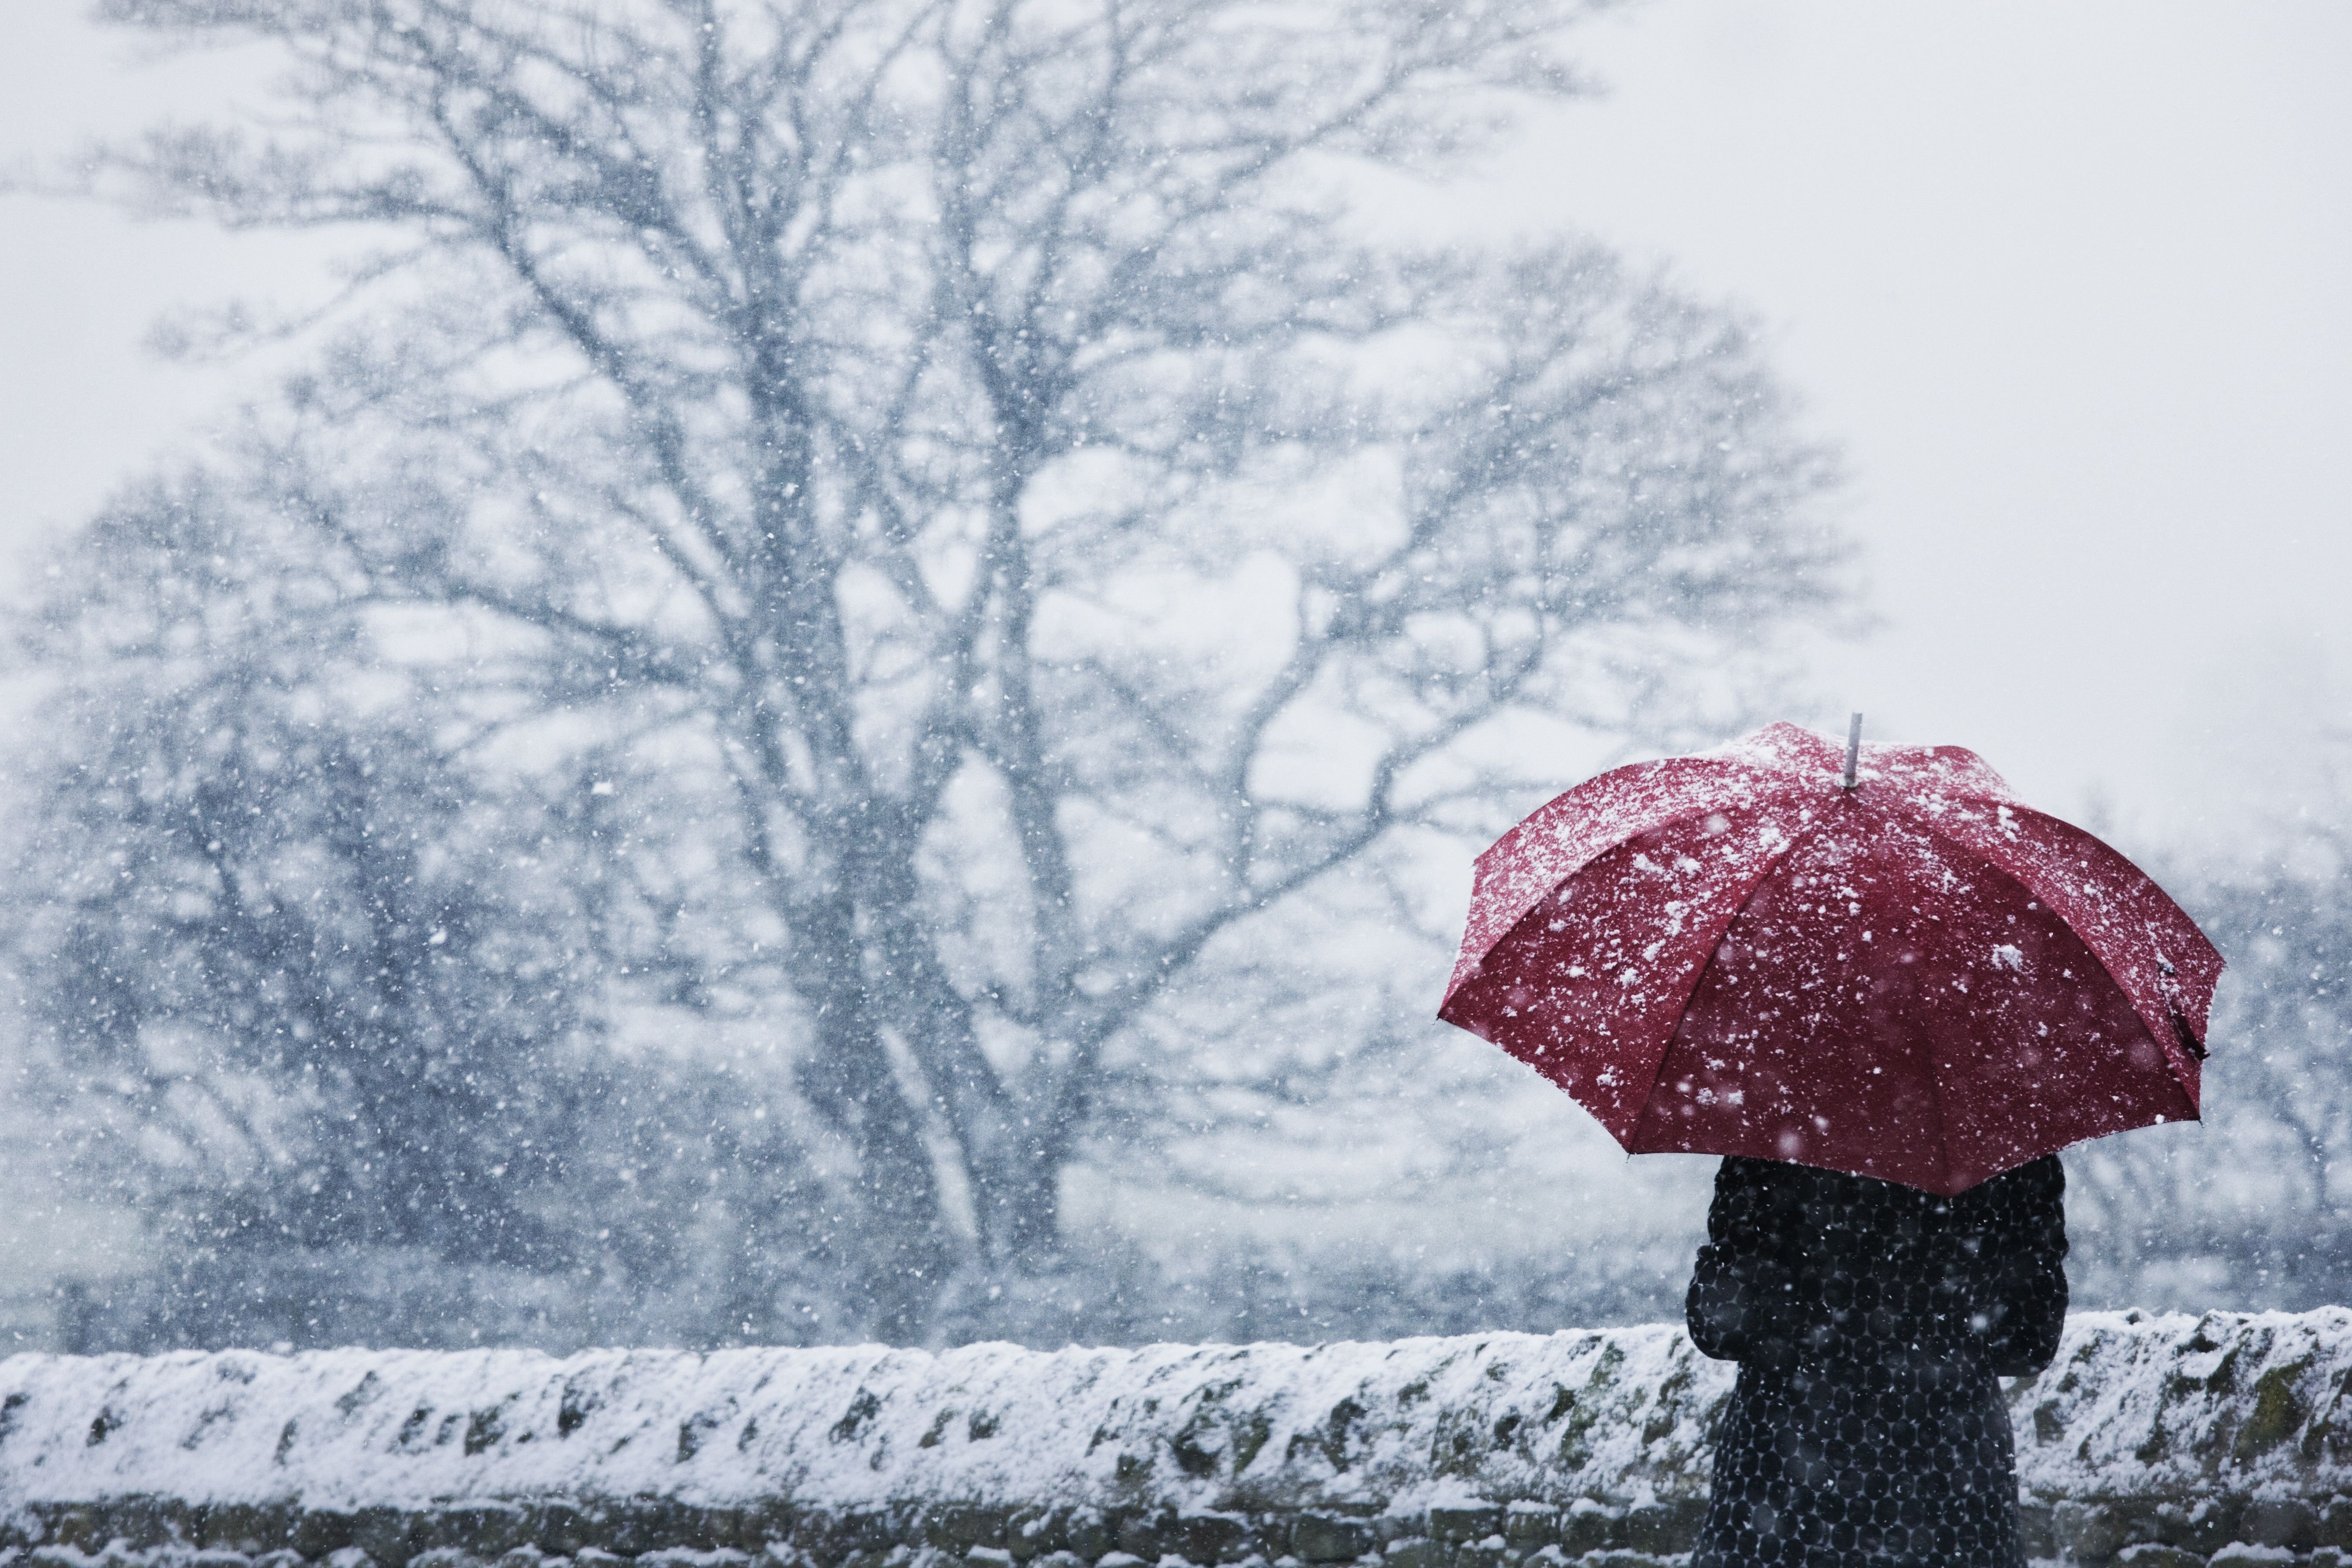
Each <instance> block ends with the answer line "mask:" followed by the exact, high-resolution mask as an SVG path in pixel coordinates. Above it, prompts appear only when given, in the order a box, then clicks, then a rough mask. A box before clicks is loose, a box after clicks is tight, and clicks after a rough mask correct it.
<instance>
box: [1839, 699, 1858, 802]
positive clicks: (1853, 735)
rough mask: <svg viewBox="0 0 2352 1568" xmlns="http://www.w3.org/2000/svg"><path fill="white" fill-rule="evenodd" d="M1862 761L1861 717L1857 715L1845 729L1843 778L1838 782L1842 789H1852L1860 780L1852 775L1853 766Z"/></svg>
mask: <svg viewBox="0 0 2352 1568" xmlns="http://www.w3.org/2000/svg"><path fill="white" fill-rule="evenodd" d="M1861 760H1862V715H1861V714H1859V713H1857V714H1855V715H1854V716H1853V719H1852V720H1850V721H1848V722H1847V724H1846V727H1845V776H1844V777H1843V778H1842V779H1840V780H1838V785H1839V787H1840V788H1842V789H1852V788H1853V786H1854V785H1855V784H1859V783H1860V782H1861V780H1860V779H1859V778H1857V777H1856V776H1855V774H1854V771H1853V770H1854V765H1855V764H1856V763H1859V762H1861Z"/></svg>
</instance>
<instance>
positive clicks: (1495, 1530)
mask: <svg viewBox="0 0 2352 1568" xmlns="http://www.w3.org/2000/svg"><path fill="white" fill-rule="evenodd" d="M1502 1529H1503V1510H1501V1509H1500V1508H1498V1507H1475V1508H1433V1509H1431V1510H1429V1533H1430V1534H1432V1535H1433V1536H1435V1537H1436V1538H1437V1539H1438V1540H1440V1541H1451V1542H1465V1541H1484V1540H1486V1537H1488V1536H1490V1535H1498V1534H1500V1533H1501V1532H1502Z"/></svg>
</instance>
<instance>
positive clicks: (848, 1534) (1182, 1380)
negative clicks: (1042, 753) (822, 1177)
mask: <svg viewBox="0 0 2352 1568" xmlns="http://www.w3.org/2000/svg"><path fill="white" fill-rule="evenodd" d="M1731 1376H1732V1369H1731V1368H1730V1367H1728V1366H1726V1365H1722V1364H1719V1363H1712V1362H1708V1361H1706V1360H1705V1359H1703V1358H1701V1357H1699V1356H1698V1355H1697V1354H1696V1353H1695V1352H1693V1350H1692V1349H1691V1346H1690V1343H1689V1341H1688V1340H1687V1339H1685V1337H1684V1336H1683V1334H1682V1333H1681V1332H1680V1331H1678V1330H1675V1329H1669V1328H1663V1327H1660V1328H1635V1329H1618V1330H1609V1331H1594V1332H1586V1333H1567V1334H1556V1335H1550V1336H1536V1335H1528V1334H1502V1333H1498V1334H1489V1335H1481V1336H1476V1337H1473V1338H1464V1339H1449V1340H1406V1341H1401V1342H1396V1343H1393V1344H1336V1345H1323V1346H1316V1347H1304V1346H1294V1345H1277V1344H1261V1345H1249V1346H1240V1347H1234V1346H1185V1345H1155V1346H1150V1347H1147V1348H1144V1349H1141V1350H1095V1351H1080V1350H1072V1351H1063V1352H1055V1353H1044V1352H1031V1351H1023V1350H1018V1349H1015V1348H1013V1347H1010V1346H1004V1345H975V1346H971V1347H968V1348H966V1349H962V1350H958V1351H951V1352H946V1353H944V1354H938V1355H933V1354H927V1353H924V1352H913V1351H889V1350H882V1349H877V1348H845V1349H827V1350H793V1351H761V1350H742V1351H728V1352H717V1353H712V1354H707V1355H698V1354H688V1353H682V1352H651V1351H635V1352H619V1351H615V1352H595V1353H590V1354H584V1355H578V1356H573V1357H571V1358H569V1359H566V1360H557V1359H554V1358H551V1357H548V1356H543V1355H539V1354H536V1353H533V1352H522V1351H481V1352H462V1353H435V1352H395V1351H341V1352H310V1353H306V1354H300V1355H288V1356H279V1355H268V1354H260V1353H255V1352H223V1353H218V1354H198V1353H194V1352H190V1353H186V1354H180V1355H168V1356H156V1357H150V1358H139V1357H131V1356H98V1357H87V1358H83V1357H67V1356H45V1355H20V1356H16V1357H14V1358H12V1359H10V1360H7V1361H5V1362H0V1549H5V1553H6V1557H5V1559H0V1568H8V1564H9V1563H11V1562H14V1561H16V1560H17V1559H20V1558H27V1557H29V1559H31V1560H32V1561H30V1562H26V1563H23V1564H22V1568H34V1564H35V1563H40V1564H44V1565H47V1568H67V1565H68V1564H81V1563H88V1562H89V1561H90V1560H91V1559H92V1558H105V1557H108V1556H109V1555H111V1556H112V1557H113V1558H115V1559H119V1560H121V1562H123V1563H131V1562H135V1561H138V1560H140V1559H142V1558H155V1557H165V1558H187V1557H190V1556H191V1555H193V1556H194V1558H195V1559H196V1561H197V1563H198V1565H199V1568H236V1563H239V1562H242V1561H246V1560H250V1559H253V1558H256V1557H262V1556H267V1555H268V1554H271V1553H278V1554H280V1555H278V1556H277V1557H276V1558H275V1559H274V1561H273V1562H272V1563H269V1564H268V1565H267V1568H295V1563H296V1559H297V1558H298V1557H299V1559H303V1560H312V1561H315V1560H320V1559H326V1560H329V1561H331V1563H333V1564H334V1565H335V1568H363V1563H362V1559H364V1560H365V1561H366V1562H367V1563H373V1564H374V1565H375V1568H410V1565H411V1564H415V1568H442V1565H445V1564H446V1565H447V1568H461V1560H467V1559H470V1560H476V1561H481V1562H490V1561H500V1560H502V1561H503V1568H529V1565H530V1564H532V1563H539V1562H541V1560H542V1559H544V1558H551V1557H567V1558H571V1559H573V1560H574V1563H575V1564H576V1568H594V1564H595V1563H597V1562H598V1561H599V1560H600V1559H604V1560H609V1558H611V1557H613V1556H622V1557H646V1556H648V1555H653V1554H659V1556H660V1557H661V1558H662V1559H665V1560H667V1561H671V1562H675V1561H677V1554H679V1553H693V1554H706V1555H704V1556H703V1557H701V1558H700V1559H699V1560H700V1561H703V1562H706V1563H714V1564H715V1563H718V1562H719V1561H725V1560H732V1559H735V1558H736V1557H737V1555H738V1554H740V1556H741V1557H743V1558H749V1557H752V1556H765V1557H770V1558H773V1559H776V1560H777V1562H778V1563H779V1564H781V1565H782V1568H900V1565H914V1568H929V1564H930V1563H943V1562H944V1560H945V1559H946V1558H950V1557H951V1558H954V1559H958V1560H971V1561H972V1562H974V1563H976V1564H977V1565H994V1568H1009V1565H1010V1564H1012V1563H1033V1562H1034V1563H1036V1564H1037V1568H1090V1565H1094V1568H1132V1565H1133V1564H1135V1563H1138V1562H1140V1563H1162V1562H1165V1561H1166V1560H1168V1559H1170V1558H1174V1559H1179V1560H1181V1562H1183V1563H1192V1564H1200V1565H1208V1564H1214V1563H1245V1562H1248V1561H1250V1560H1252V1559H1257V1560H1259V1561H1261V1562H1276V1561H1279V1560H1280V1559H1283V1558H1293V1559H1296V1560H1297V1561H1298V1562H1299V1563H1307V1564H1314V1563H1353V1562H1356V1561H1358V1560H1371V1561H1374V1562H1377V1563H1381V1565H1382V1568H1506V1565H1508V1564H1516V1563H1529V1568H1548V1565H1549V1564H1554V1563H1565V1562H1575V1561H1578V1560H1583V1561H1586V1562H1590V1563H1609V1564H1615V1565H1618V1568H1631V1565H1633V1564H1635V1563H1642V1562H1645V1561H1655V1560H1659V1559H1665V1558H1671V1557H1672V1556H1674V1555H1675V1554H1677V1553H1680V1552H1685V1551H1686V1550H1687V1549H1688V1546H1689V1543H1690V1540H1691V1537H1692V1533H1693V1531H1695V1529H1696V1523H1697V1520H1698V1517H1699V1514H1700V1512H1701V1510H1702V1509H1703V1507H1704V1501H1705V1498H1706V1431H1707V1426H1708V1423H1709V1421H1710V1419H1711V1417H1712V1415H1713V1413H1714V1411H1715V1409H1716V1407H1717V1404H1718V1402H1719V1401H1720V1400H1721V1399H1722V1397H1723V1395H1724V1394H1726V1393H1727V1391H1728V1389H1729V1387H1730V1384H1731ZM2347 1387H2352V1312H2347V1311H2345V1310H2336V1309H2330V1310H2324V1311H2318V1312H2312V1313H2305V1314H2299V1315H2288V1314H2268V1315H2263V1316H2245V1315H2240V1314H2221V1313H2216V1314H2211V1315H2209V1316H2207V1317H2205V1318H2202V1319H2198V1318H2189V1317H2168V1318H2149V1317H2144V1316H2142V1315H2139V1314H2137V1313H2121V1314H2115V1313H2095V1314H2086V1315H2083V1316H2079V1317H2077V1318H2075V1319H2074V1320H2073V1321H2072V1322H2071V1323H2070V1324H2069V1325H2068V1329H2067V1333H2066V1339H2065V1342H2064V1344H2063V1348H2062V1349H2061V1351H2060V1352H2059V1357H2058V1360H2057V1361H2056V1363H2053V1365H2052V1367H2051V1368H2050V1369H2049V1371H2048V1372H2046V1373H2043V1374H2042V1376H2041V1377H2040V1378H2038V1379H2030V1380H2026V1381H2023V1382H2021V1383H2020V1384H2017V1385H2016V1387H2015V1389H2014V1390H2013V1391H2012V1394H2011V1400H2012V1407H2013V1411H2014V1416H2015V1423H2016V1426H2017V1431H2018V1444H2019V1454H2020V1471H2021V1479H2022V1482H2023V1485H2024V1488H2025V1493H2026V1500H2027V1504H2028V1516H2029V1528H2030V1529H2031V1531H2032V1534H2033V1537H2034V1539H2035V1542H2036V1543H2037V1550H2038V1552H2039V1553H2040V1554H2042V1555H2055V1554H2060V1553H2063V1554H2066V1555H2070V1556H2072V1557H2073V1558H2074V1559H2075V1560H2077V1561H2084V1562H2103V1561H2106V1560H2109V1559H2113V1558H2117V1557H2120V1558H2121V1559H2122V1560H2123V1561H2126V1562H2130V1563H2139V1564H2148V1563H2152V1564H2156V1565H2158V1568H2179V1565H2184V1564H2188V1563H2192V1562H2193V1563H2207V1562H2209V1561H2210V1562H2212V1563H2217V1564H2225V1565H2226V1564H2227V1563H2232V1562H2257V1561H2284V1560H2287V1559H2289V1558H2290V1557H2292V1556H2294V1554H2297V1553H2300V1554H2303V1555H2304V1556H2305V1558H2309V1557H2310V1555H2311V1554H2312V1553H2313V1552H2315V1551H2316V1552H2319V1553H2320V1556H2319V1559H2318V1560H2320V1561H2327V1560H2331V1556H2332V1552H2333V1549H2335V1548H2337V1547H2344V1548H2352V1394H2347ZM2249 1552H2252V1555H2251V1556H2250V1555H2248V1553H2249ZM712 1553H716V1554H718V1556H717V1557H715V1558H713V1557H710V1556H708V1555H707V1554H712ZM918 1559H923V1560H925V1562H924V1563H918V1562H917V1560H918ZM420 1560H424V1561H420ZM648 1568H655V1565H654V1564H648ZM1171 1568H1172V1565H1171Z"/></svg>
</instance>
